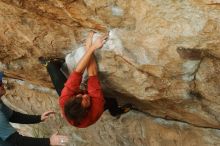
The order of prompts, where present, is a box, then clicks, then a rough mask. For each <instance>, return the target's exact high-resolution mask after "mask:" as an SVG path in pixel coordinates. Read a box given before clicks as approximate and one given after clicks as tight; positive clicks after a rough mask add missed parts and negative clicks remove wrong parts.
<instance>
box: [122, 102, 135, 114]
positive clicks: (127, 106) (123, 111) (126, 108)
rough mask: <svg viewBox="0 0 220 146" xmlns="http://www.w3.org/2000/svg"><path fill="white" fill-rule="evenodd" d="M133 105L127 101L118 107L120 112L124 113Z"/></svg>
mask: <svg viewBox="0 0 220 146" xmlns="http://www.w3.org/2000/svg"><path fill="white" fill-rule="evenodd" d="M132 107H133V105H132V104H130V103H128V104H125V105H123V106H121V107H119V108H120V109H121V110H122V113H121V114H124V113H127V112H129V111H130V110H131V109H132Z"/></svg>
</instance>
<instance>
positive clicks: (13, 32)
mask: <svg viewBox="0 0 220 146" xmlns="http://www.w3.org/2000/svg"><path fill="white" fill-rule="evenodd" d="M219 3H220V2H219V1H218V0H182V1H173V0H167V1H163V0H135V1H132V0H128V1H124V0H117V1H116V0H108V1H107V0H99V1H98V0H62V1H59V0H48V1H39V0H1V1H0V24H1V28H0V44H1V45H0V59H1V62H0V69H1V70H4V71H5V73H6V76H7V77H8V79H10V78H14V79H19V80H25V81H28V82H29V83H32V84H34V85H37V86H39V88H42V90H43V91H42V90H40V89H39V91H36V90H35V86H34V87H32V90H30V89H23V87H21V86H20V85H19V83H17V82H12V83H11V86H15V87H16V88H18V89H20V90H24V91H27V95H26V94H24V93H26V92H22V93H23V94H24V95H23V94H22V95H20V94H21V93H19V92H17V91H18V89H14V88H13V89H11V90H9V91H11V92H8V95H7V96H6V97H7V98H5V101H6V102H7V103H8V104H10V105H11V106H14V107H17V109H19V110H23V111H25V112H33V113H40V112H42V111H39V108H38V107H39V106H43V107H44V109H48V108H49V107H51V106H52V108H55V109H58V107H57V100H56V99H54V98H53V96H56V94H55V93H51V91H50V90H49V89H47V88H52V87H53V86H52V84H51V81H50V79H49V76H48V74H47V72H46V69H45V68H44V67H43V66H42V65H40V64H39V62H38V57H40V56H56V57H64V56H65V55H66V54H67V53H69V52H71V51H72V50H73V49H76V48H77V47H79V46H80V44H82V43H83V41H84V39H85V36H86V34H87V32H88V31H89V30H90V29H93V30H96V31H100V32H107V31H108V32H109V34H110V36H109V39H108V41H107V42H106V45H105V46H104V47H103V48H102V49H101V50H98V51H97V52H96V57H97V60H98V62H99V69H100V77H101V81H102V85H103V88H104V90H105V94H106V95H108V96H115V97H118V99H120V100H121V102H132V103H133V104H135V105H136V107H138V108H139V109H140V110H142V111H143V112H145V113H148V114H149V115H151V116H154V117H157V118H152V117H148V116H146V115H142V114H137V113H135V112H132V113H130V114H128V115H126V116H123V117H121V118H120V119H119V120H118V121H117V120H115V119H113V118H111V117H109V116H108V114H105V115H104V116H103V117H102V119H101V120H100V121H99V123H98V124H95V125H94V126H92V127H91V128H88V129H86V130H77V129H75V128H72V129H71V130H67V129H68V128H67V126H66V127H65V126H63V127H62V128H61V129H62V130H64V131H67V132H68V133H71V135H72V136H73V143H74V144H75V145H79V144H80V145H103V140H104V141H106V145H152V146H154V145H155V146H157V145H169V146H170V145H173V146H174V145H187V146H188V145H198V143H199V145H219V143H218V139H219V137H220V135H219V130H211V129H209V128H213V129H220V116H219V115H220V90H219V89H220V84H219V83H220V76H219V73H220V49H219V46H220V39H219V38H220V23H219V22H220V5H219ZM25 83H26V82H25ZM45 89H47V90H46V91H44V90H45ZM14 90H17V91H16V92H13V91H14ZM29 90H30V91H29ZM29 93H30V94H29ZM32 95H33V97H32ZM15 97H20V98H21V99H22V100H19V101H20V102H19V103H17V102H14V101H13V100H12V99H14V98H15ZM25 98H28V101H29V102H30V103H32V104H31V108H30V106H27V107H25V106H19V105H21V104H22V103H25V101H26V100H24V99H25ZM15 99H16V98H15ZM37 101H38V102H37ZM36 102H37V104H36ZM51 103H52V104H51ZM50 104H51V105H50ZM135 115H136V116H135ZM163 119H167V121H166V120H163ZM170 120H171V121H170ZM172 120H175V121H181V122H184V124H183V123H179V122H173V121H172ZM59 121H60V120H56V121H55V122H59ZM129 121H130V122H131V121H132V123H129ZM158 121H159V122H158ZM186 123H188V124H189V125H188V124H186ZM126 124H127V125H130V124H131V127H126V126H125V125H126ZM51 125H52V124H51ZM64 125H65V124H64ZM116 125H121V126H119V127H117V126H116ZM43 126H44V125H42V126H39V127H38V128H39V129H42V127H43ZM198 127H200V128H198ZM97 128H98V129H99V130H97V131H96V130H95V129H97ZM207 128H208V129H207ZM105 130H106V131H105ZM73 131H74V132H73ZM133 131H135V132H134V133H133ZM158 131H159V132H161V133H159V132H158ZM87 132H88V133H87ZM167 133H170V134H167ZM123 134H125V135H123ZM79 135H80V136H79ZM189 135H190V136H189ZM135 136H137V137H135ZM192 137H194V138H193V139H192ZM186 139H187V140H186ZM74 144H72V145H74Z"/></svg>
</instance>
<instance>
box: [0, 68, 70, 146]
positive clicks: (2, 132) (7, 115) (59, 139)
mask: <svg viewBox="0 0 220 146" xmlns="http://www.w3.org/2000/svg"><path fill="white" fill-rule="evenodd" d="M2 77H3V73H2V72H0V146H50V145H51V146H53V145H58V146H62V145H65V144H66V143H67V142H68V138H67V137H66V136H63V135H58V134H57V133H55V134H53V135H52V136H51V137H50V138H33V137H26V136H22V135H20V134H19V133H18V132H17V131H16V129H15V128H14V127H12V126H11V124H10V123H9V122H12V123H20V124H34V123H39V122H43V121H45V120H47V119H48V117H49V116H50V115H53V114H55V113H54V112H53V111H47V112H44V113H43V114H42V115H26V114H22V113H19V112H16V111H13V110H11V109H10V108H9V107H7V106H6V105H5V104H4V103H3V101H2V100H1V97H2V96H3V95H4V94H5V93H6V91H5V88H4V84H3V83H2Z"/></svg>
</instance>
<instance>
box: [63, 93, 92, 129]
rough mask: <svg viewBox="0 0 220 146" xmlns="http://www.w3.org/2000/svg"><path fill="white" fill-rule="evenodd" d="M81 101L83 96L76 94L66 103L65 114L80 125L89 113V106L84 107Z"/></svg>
mask: <svg viewBox="0 0 220 146" xmlns="http://www.w3.org/2000/svg"><path fill="white" fill-rule="evenodd" d="M81 102H82V96H79V97H78V96H77V97H76V96H74V97H71V98H70V99H69V100H68V101H67V102H66V103H65V104H64V114H65V116H66V117H67V118H68V119H70V120H74V122H75V124H76V125H79V124H80V122H81V121H82V119H83V118H84V117H85V116H86V114H87V113H88V108H84V107H82V105H81Z"/></svg>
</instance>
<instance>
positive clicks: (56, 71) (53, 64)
mask: <svg viewBox="0 0 220 146" xmlns="http://www.w3.org/2000/svg"><path fill="white" fill-rule="evenodd" d="M63 63H64V62H63V61H60V60H56V61H50V62H48V64H47V71H48V73H49V75H50V78H51V80H52V83H53V84H54V86H55V89H56V91H57V93H58V95H59V96H60V95H61V91H62V90H63V87H64V84H65V83H66V81H67V78H66V77H65V76H64V74H63V73H62V72H61V71H60V68H61V67H62V65H63Z"/></svg>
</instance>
